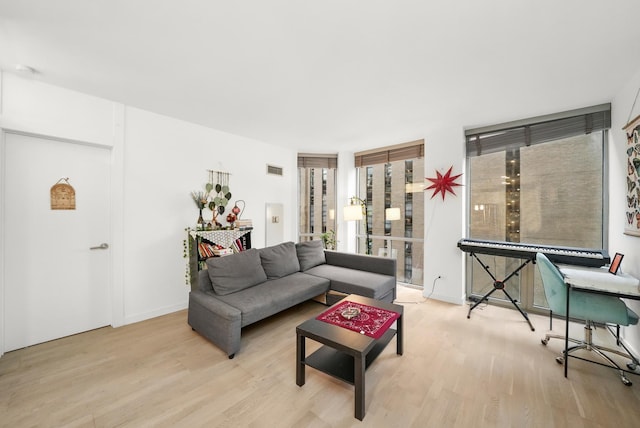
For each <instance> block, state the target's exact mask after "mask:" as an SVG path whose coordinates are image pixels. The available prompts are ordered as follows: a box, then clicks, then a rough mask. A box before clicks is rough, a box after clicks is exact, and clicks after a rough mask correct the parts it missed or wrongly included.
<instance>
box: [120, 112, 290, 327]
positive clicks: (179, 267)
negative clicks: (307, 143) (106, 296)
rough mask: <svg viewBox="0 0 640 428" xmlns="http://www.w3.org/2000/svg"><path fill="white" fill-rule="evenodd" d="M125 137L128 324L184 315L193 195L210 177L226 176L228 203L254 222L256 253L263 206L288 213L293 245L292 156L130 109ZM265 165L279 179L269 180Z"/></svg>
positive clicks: (287, 233)
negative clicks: (278, 172)
mask: <svg viewBox="0 0 640 428" xmlns="http://www.w3.org/2000/svg"><path fill="white" fill-rule="evenodd" d="M125 129H126V131H125V154H124V158H125V168H124V188H125V190H124V210H125V215H124V218H125V224H124V235H125V246H124V248H125V254H124V258H125V269H124V270H125V273H126V276H125V284H124V289H125V311H126V320H125V322H132V321H136V320H139V319H146V318H149V317H152V316H156V315H160V314H163V313H167V312H171V311H174V310H176V309H180V308H183V307H186V304H187V291H188V289H187V287H186V286H185V280H184V274H185V261H184V259H183V258H182V250H183V244H182V241H183V239H184V237H185V236H186V234H185V232H184V228H185V227H186V226H192V227H195V223H196V220H197V218H198V210H197V208H196V205H195V204H194V202H193V200H192V199H191V195H190V192H191V191H196V190H204V185H205V183H206V182H207V180H208V178H209V175H208V172H207V170H216V171H227V172H229V173H231V176H230V180H229V188H230V191H231V193H232V201H235V200H237V199H242V200H244V201H245V202H246V208H245V210H244V213H243V215H242V217H243V218H245V219H252V220H253V222H254V230H253V232H252V245H253V247H263V246H264V245H265V205H266V203H267V202H270V203H282V204H283V206H284V207H286V208H285V215H284V217H285V218H283V219H282V221H283V224H284V225H285V227H284V235H285V236H284V239H285V240H295V233H296V227H295V224H296V217H295V216H294V215H293V214H292V213H291V207H294V208H295V207H296V204H295V201H296V192H295V191H292V190H291V189H296V188H297V184H296V162H297V153H294V152H291V151H287V150H285V149H282V148H279V147H275V146H272V145H267V144H264V143H261V142H258V141H255V140H250V139H246V138H242V137H238V136H234V135H230V134H226V133H223V132H219V131H216V130H212V129H209V128H205V127H202V126H197V125H193V124H190V123H187V122H183V121H179V120H175V119H172V118H168V117H165V116H160V115H157V114H154V113H150V112H147V111H143V110H139V109H135V108H131V107H128V108H127V109H126V126H125ZM267 164H273V165H277V166H281V167H283V168H284V176H283V177H276V176H270V175H267V174H266V165H267ZM232 206H233V204H231V205H230V206H228V207H227V208H228V210H230V209H231V207H232ZM203 216H204V218H205V220H210V219H211V211H209V210H204V214H203ZM221 217H226V213H225V215H224V216H221ZM219 220H220V218H219ZM222 223H223V224H225V223H226V221H222Z"/></svg>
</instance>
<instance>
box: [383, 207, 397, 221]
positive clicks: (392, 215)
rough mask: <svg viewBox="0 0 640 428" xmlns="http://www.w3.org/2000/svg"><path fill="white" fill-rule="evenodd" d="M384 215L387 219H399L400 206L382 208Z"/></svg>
mask: <svg viewBox="0 0 640 428" xmlns="http://www.w3.org/2000/svg"><path fill="white" fill-rule="evenodd" d="M384 216H385V217H386V219H387V220H389V221H392V220H400V219H401V213H400V208H387V209H385V210H384Z"/></svg>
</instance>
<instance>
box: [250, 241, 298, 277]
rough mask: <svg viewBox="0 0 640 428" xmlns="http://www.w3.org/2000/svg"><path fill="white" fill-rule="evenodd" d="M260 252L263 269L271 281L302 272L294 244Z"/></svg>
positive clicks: (289, 243)
mask: <svg viewBox="0 0 640 428" xmlns="http://www.w3.org/2000/svg"><path fill="white" fill-rule="evenodd" d="M258 252H259V253H260V260H261V261H262V268H263V269H264V272H265V273H266V274H267V278H269V279H274V278H282V277H283V276H287V275H290V274H292V273H294V272H298V271H299V270H300V264H299V263H298V255H297V254H296V245H295V244H294V243H293V242H283V243H282V244H278V245H274V246H272V247H266V248H261V249H259V250H258Z"/></svg>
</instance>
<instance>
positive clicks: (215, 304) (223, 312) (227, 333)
mask: <svg viewBox="0 0 640 428" xmlns="http://www.w3.org/2000/svg"><path fill="white" fill-rule="evenodd" d="M188 323H189V325H190V326H191V327H192V328H193V329H194V330H195V331H197V332H198V333H200V334H201V335H203V336H204V337H206V338H207V339H209V340H210V341H211V342H213V343H215V344H216V345H218V346H219V347H220V348H221V349H222V350H223V351H225V352H226V353H227V355H228V356H229V358H233V356H234V355H235V353H236V352H238V350H239V349H240V329H241V324H242V312H240V310H239V309H237V308H234V307H233V306H230V305H228V304H226V303H224V302H223V301H221V300H218V299H216V298H215V297H214V296H211V295H208V294H207V293H204V292H202V291H197V290H196V291H192V292H191V293H189V311H188Z"/></svg>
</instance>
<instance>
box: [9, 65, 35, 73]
mask: <svg viewBox="0 0 640 428" xmlns="http://www.w3.org/2000/svg"><path fill="white" fill-rule="evenodd" d="M14 69H15V70H16V71H17V72H18V73H21V74H36V73H37V71H36V69H35V68H33V67H29V66H28V65H24V64H16V65H15V66H14Z"/></svg>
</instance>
